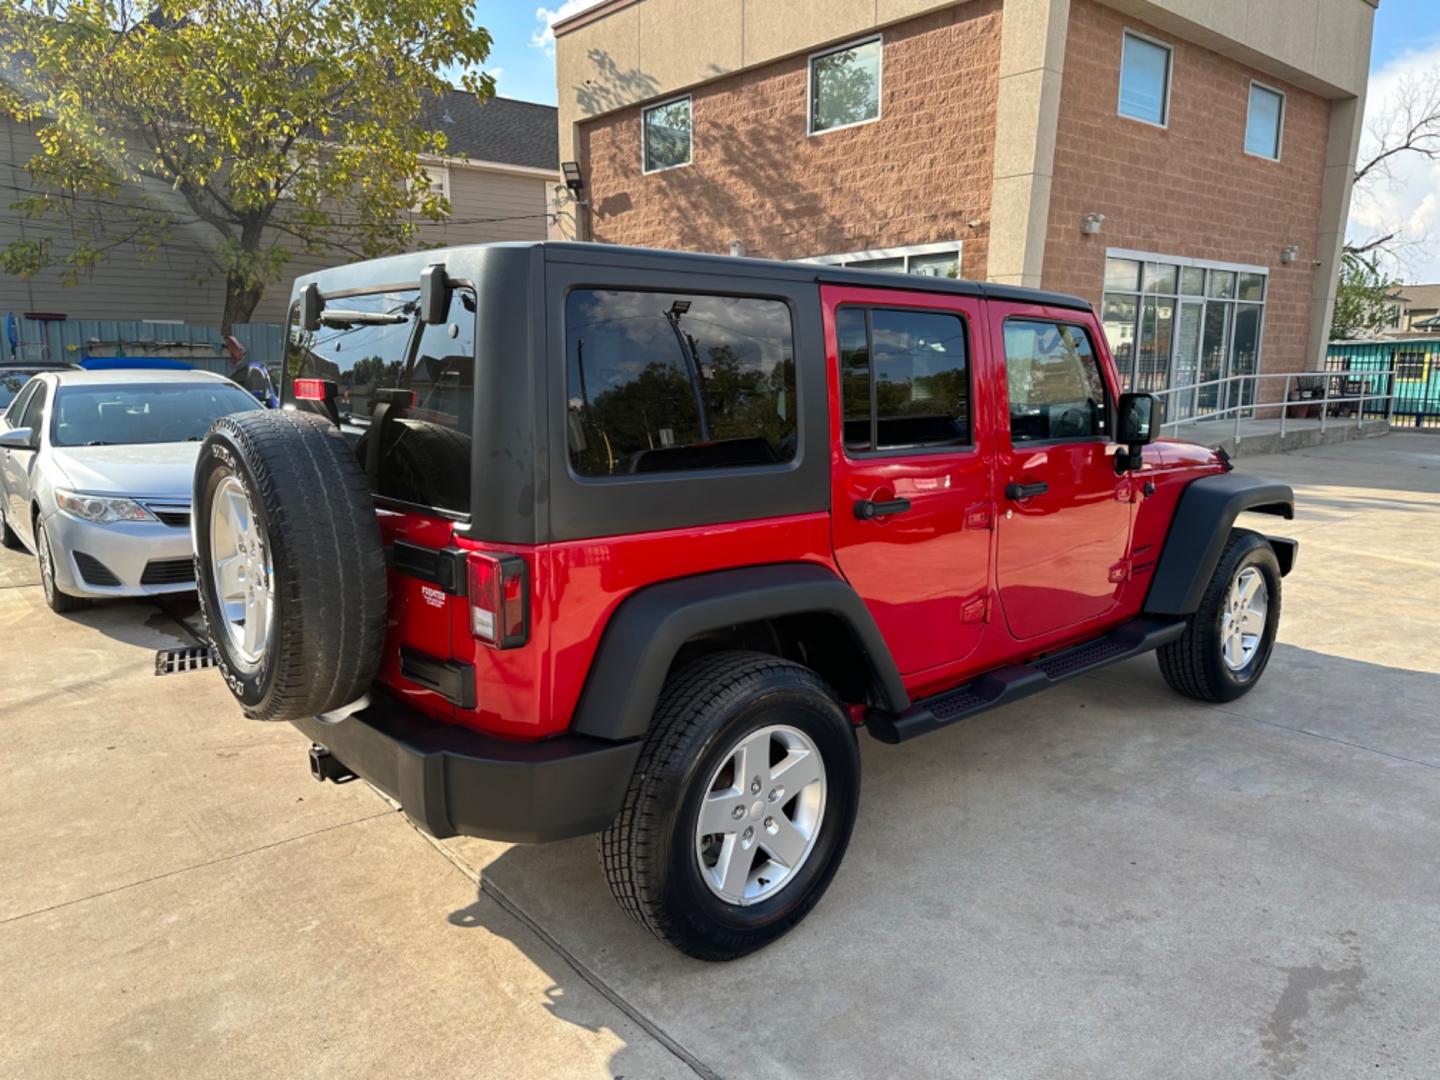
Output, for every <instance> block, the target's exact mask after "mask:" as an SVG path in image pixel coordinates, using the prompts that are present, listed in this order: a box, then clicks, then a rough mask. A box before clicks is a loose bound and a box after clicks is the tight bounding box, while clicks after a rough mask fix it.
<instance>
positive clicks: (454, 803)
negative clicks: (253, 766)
mask: <svg viewBox="0 0 1440 1080" xmlns="http://www.w3.org/2000/svg"><path fill="white" fill-rule="evenodd" d="M293 723H294V725H295V726H296V727H297V728H299V729H300V731H301V732H303V733H304V734H305V735H306V736H307V737H309V739H310V740H311V742H314V743H318V744H320V745H321V746H323V747H325V748H326V749H328V750H329V751H330V753H331V754H332V755H333V756H334V757H335V758H337V759H338V760H339V761H340V762H342V763H343V764H344V765H345V766H346V767H347V768H349V769H350V771H352V772H354V773H355V774H356V775H357V776H359V777H361V778H362V779H365V780H368V781H369V782H370V783H371V784H373V785H375V787H377V788H379V789H380V790H381V791H383V792H385V794H387V795H389V796H390V797H391V798H392V799H394V800H395V801H396V802H398V803H399V804H400V805H401V806H402V807H403V808H404V810H405V813H406V815H407V816H408V817H409V818H410V820H411V821H413V822H414V823H415V824H416V825H418V826H419V827H420V828H422V829H424V830H425V831H426V832H427V833H429V834H430V835H431V836H434V837H439V838H442V839H443V838H444V837H447V836H481V837H485V838H487V839H491V840H505V841H510V842H513V843H539V842H542V841H546V840H564V839H567V838H569V837H572V836H583V835H585V834H586V833H594V832H599V831H601V830H602V829H604V828H605V827H606V826H607V825H609V824H610V821H611V819H613V818H614V817H615V815H616V814H617V813H618V812H619V810H620V804H621V802H622V801H623V800H624V798H625V790H626V788H627V787H628V786H629V784H630V776H631V774H632V773H633V772H634V771H635V762H636V760H637V759H638V758H639V757H640V742H639V741H634V742H623V743H616V742H606V741H604V740H601V739H592V738H588V737H586V736H583V735H562V736H560V737H559V738H555V739H549V740H546V741H544V742H513V741H510V740H508V739H498V738H495V737H493V736H488V735H482V734H480V733H479V732H477V731H472V730H470V729H469V728H463V727H459V726H457V725H454V724H445V723H441V722H440V721H437V720H433V719H431V718H430V717H427V716H425V715H424V714H422V713H420V712H417V711H416V710H414V709H411V708H409V707H408V706H406V705H404V704H403V703H401V702H399V701H396V700H395V699H394V698H391V697H389V696H387V695H384V694H382V693H380V692H376V693H373V694H372V695H371V696H370V697H369V698H368V699H367V700H366V701H365V703H364V704H363V705H362V706H361V707H360V708H358V709H355V710H354V711H348V710H347V711H346V714H345V715H343V717H341V718H335V715H334V714H332V715H331V716H327V717H323V718H322V717H318V716H314V717H306V718H304V719H301V720H295V721H293Z"/></svg>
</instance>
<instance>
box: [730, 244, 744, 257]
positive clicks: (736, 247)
mask: <svg viewBox="0 0 1440 1080" xmlns="http://www.w3.org/2000/svg"><path fill="white" fill-rule="evenodd" d="M730 254H731V255H732V256H734V257H735V258H737V259H743V258H744V257H745V245H744V244H742V243H741V242H740V241H739V240H731V241H730Z"/></svg>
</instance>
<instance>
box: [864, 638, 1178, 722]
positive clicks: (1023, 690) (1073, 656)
mask: <svg viewBox="0 0 1440 1080" xmlns="http://www.w3.org/2000/svg"><path fill="white" fill-rule="evenodd" d="M1184 631H1185V620H1183V619H1176V620H1169V619H1135V620H1134V621H1132V622H1128V623H1125V624H1123V625H1122V626H1117V627H1116V628H1115V629H1114V630H1111V631H1110V632H1109V633H1108V634H1106V635H1105V636H1104V637H1099V638H1096V639H1095V640H1094V641H1087V642H1085V643H1084V644H1083V645H1075V646H1073V647H1071V648H1069V649H1065V650H1063V651H1061V652H1057V653H1051V654H1050V655H1049V656H1046V657H1042V658H1041V659H1039V660H1034V661H1032V662H1031V663H1028V664H1012V665H1010V666H1009V667H1003V668H996V669H995V670H994V671H991V672H987V673H986V674H984V675H981V676H980V677H979V678H978V679H976V680H975V681H974V682H970V683H966V684H965V685H964V686H961V687H958V688H956V689H954V690H949V691H947V692H945V693H943V694H937V695H936V696H935V697H932V698H924V699H923V700H921V701H917V702H915V704H913V705H911V706H910V708H908V709H906V710H905V711H904V712H902V713H890V712H885V711H884V710H881V709H871V710H870V712H869V715H868V716H867V718H866V727H867V728H868V729H869V731H870V734H871V735H873V736H875V738H877V739H879V740H880V741H881V742H885V743H900V742H904V741H905V740H906V739H913V738H914V737H915V736H916V735H925V734H927V733H929V732H931V731H937V730H939V729H940V728H943V727H948V726H950V725H951V724H953V723H955V722H956V721H957V720H964V719H966V718H967V717H971V716H974V715H976V714H977V713H982V712H984V711H985V710H987V709H993V708H996V707H997V706H1000V705H1008V704H1009V703H1010V702H1012V701H1019V700H1020V699H1021V698H1023V697H1028V696H1030V695H1031V694H1034V693H1037V692H1038V691H1041V690H1044V689H1047V688H1048V687H1051V686H1054V685H1056V684H1057V683H1062V682H1064V681H1065V680H1066V679H1073V678H1075V676H1077V675H1084V674H1086V673H1087V672H1091V671H1097V670H1099V669H1100V668H1103V667H1107V666H1108V665H1110V664H1114V663H1118V662H1119V661H1121V660H1128V659H1130V657H1132V656H1139V655H1140V654H1141V653H1146V652H1150V651H1151V650H1152V649H1158V648H1159V647H1160V646H1161V645H1164V644H1165V643H1166V642H1169V641H1174V640H1175V639H1176V638H1177V637H1179V636H1180V635H1181V634H1182V633H1184Z"/></svg>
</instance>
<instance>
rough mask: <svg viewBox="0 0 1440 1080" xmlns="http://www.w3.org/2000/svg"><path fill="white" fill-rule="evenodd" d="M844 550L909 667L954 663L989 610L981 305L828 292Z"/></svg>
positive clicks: (898, 657)
mask: <svg viewBox="0 0 1440 1080" xmlns="http://www.w3.org/2000/svg"><path fill="white" fill-rule="evenodd" d="M823 300H824V312H825V336H826V343H827V344H826V352H827V354H828V356H827V359H828V365H829V381H830V397H831V425H830V426H831V431H832V451H831V458H832V463H833V467H832V469H831V478H832V479H831V484H832V493H831V494H832V507H831V523H832V524H831V531H832V538H833V543H834V547H835V558H836V560H837V562H838V563H839V566H840V569H841V571H842V572H843V573H844V575H845V577H846V578H847V579H848V580H849V582H850V584H851V585H853V586H854V587H855V590H856V591H857V592H858V593H859V594H860V596H861V598H862V599H863V600H864V601H865V604H866V606H867V607H868V608H869V609H870V612H871V614H872V615H874V617H875V622H876V624H877V625H878V626H879V628H880V632H881V633H882V634H883V635H884V637H885V640H886V643H887V644H888V645H889V646H890V651H891V653H892V655H893V656H894V657H895V661H896V664H897V666H898V667H899V668H900V671H901V672H902V673H904V674H910V673H912V672H917V671H922V670H924V669H926V668H932V667H935V666H937V665H939V664H944V663H947V662H950V661H954V660H958V659H961V658H962V657H964V656H965V655H967V654H968V653H969V652H970V651H971V650H972V649H974V648H975V646H976V645H977V644H978V643H979V641H980V638H981V634H982V632H983V630H984V628H985V622H986V620H987V618H988V617H989V613H990V594H989V577H990V548H991V543H990V541H991V536H992V533H991V522H992V517H993V506H992V495H991V487H992V485H991V480H992V476H991V465H990V462H991V458H992V456H993V453H994V450H993V447H992V446H991V445H990V439H991V436H990V435H989V430H990V427H989V426H988V425H987V423H986V422H985V421H986V406H987V402H986V401H985V400H984V399H983V396H982V395H977V394H976V393H975V387H976V386H977V385H978V384H979V380H978V379H977V377H976V374H977V373H976V366H977V357H982V356H983V355H984V350H983V348H982V345H981V343H982V341H983V338H984V327H983V326H982V325H981V321H980V317H979V311H980V308H979V304H978V302H977V301H975V300H972V299H970V298H967V297H959V296H956V297H949V296H938V295H935V294H933V293H928V294H909V293H904V292H899V291H892V290H888V289H885V290H879V289H854V288H840V287H829V286H827V287H825V288H824V290H823Z"/></svg>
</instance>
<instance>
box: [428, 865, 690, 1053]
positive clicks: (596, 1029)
mask: <svg viewBox="0 0 1440 1080" xmlns="http://www.w3.org/2000/svg"><path fill="white" fill-rule="evenodd" d="M446 921H448V922H449V923H450V925H452V926H458V927H461V928H462V929H468V930H483V931H485V932H486V933H489V934H492V935H494V936H495V937H498V938H501V939H502V940H505V941H508V942H509V943H510V944H512V945H514V946H515V948H516V949H517V950H519V951H520V952H521V953H522V954H523V955H524V956H525V958H526V959H527V960H528V961H529V962H530V963H531V964H532V965H534V966H535V967H536V968H537V969H539V970H540V971H542V972H544V974H545V976H546V978H548V979H549V980H550V986H549V987H548V988H547V989H546V990H545V1001H544V1008H545V1011H546V1012H548V1013H549V1014H550V1015H551V1016H553V1017H555V1019H557V1020H561V1021H564V1022H565V1023H567V1024H574V1025H575V1026H576V1027H579V1028H583V1029H584V1030H585V1031H588V1032H593V1033H597V1034H598V1033H601V1032H605V1031H609V1032H610V1033H611V1034H613V1035H614V1036H616V1037H617V1038H619V1039H621V1040H623V1045H622V1046H621V1048H620V1049H618V1050H616V1051H615V1053H613V1054H612V1055H611V1057H610V1061H609V1071H610V1074H611V1076H613V1077H616V1078H625V1077H629V1078H640V1077H646V1078H648V1077H671V1076H674V1077H686V1078H688V1077H694V1076H696V1075H697V1074H698V1075H700V1076H713V1075H714V1074H713V1073H712V1072H711V1071H710V1070H709V1069H707V1068H705V1067H704V1066H703V1065H701V1064H700V1063H699V1062H698V1061H696V1060H694V1059H691V1058H690V1057H689V1055H688V1054H687V1053H686V1051H684V1050H683V1048H680V1047H679V1046H678V1044H675V1043H674V1042H673V1040H671V1039H670V1038H669V1037H668V1036H667V1035H666V1034H665V1033H664V1032H663V1031H660V1030H659V1029H658V1028H656V1027H655V1026H654V1025H653V1024H652V1023H651V1021H649V1020H648V1019H647V1018H645V1017H643V1016H641V1015H640V1014H639V1013H638V1012H637V1011H635V1010H634V1009H633V1007H632V1006H630V1004H629V1003H628V1002H626V1001H625V1000H624V999H623V998H621V997H620V996H619V995H618V994H617V993H616V991H615V990H614V989H613V988H612V987H610V986H609V985H608V984H606V983H605V982H604V981H603V980H602V979H600V978H599V976H597V975H595V974H594V973H593V972H590V971H588V970H584V969H583V968H581V967H580V966H579V962H578V961H576V960H575V959H574V958H573V957H570V956H568V955H567V954H566V952H565V950H564V949H563V947H562V946H560V945H559V943H558V942H556V941H554V939H553V938H550V937H549V935H548V933H547V932H546V931H544V930H543V928H540V927H538V926H537V925H536V924H534V923H533V922H532V921H531V920H529V919H528V918H526V916H525V915H524V914H523V913H521V912H516V911H514V910H513V907H512V905H510V903H509V901H508V900H507V899H506V898H504V897H503V896H501V895H497V894H496V893H495V891H494V890H489V889H486V888H485V886H484V885H483V884H482V885H481V888H480V891H479V894H478V895H477V897H476V899H475V902H474V903H473V904H467V905H466V906H465V907H462V908H457V909H456V910H455V911H452V912H451V913H450V915H449V916H448V917H447V920H446ZM617 1008H618V1009H619V1010H620V1011H621V1012H622V1013H623V1014H624V1015H625V1017H626V1019H627V1020H628V1021H629V1025H628V1030H624V1031H617V1030H615V1025H614V1010H615V1009H617ZM647 1037H648V1038H650V1039H654V1040H655V1041H656V1042H657V1043H658V1044H659V1046H658V1047H657V1048H656V1051H655V1052H654V1053H650V1054H641V1053H640V1052H639V1051H638V1049H637V1048H636V1046H635V1045H634V1043H635V1041H636V1040H637V1039H643V1038H647ZM667 1054H668V1055H672V1056H671V1058H670V1062H671V1063H672V1067H670V1068H665V1069H664V1070H663V1071H660V1072H657V1071H656V1065H655V1059H656V1058H657V1057H658V1058H663V1057H665V1056H666V1055H667ZM697 1066H698V1067H697Z"/></svg>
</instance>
